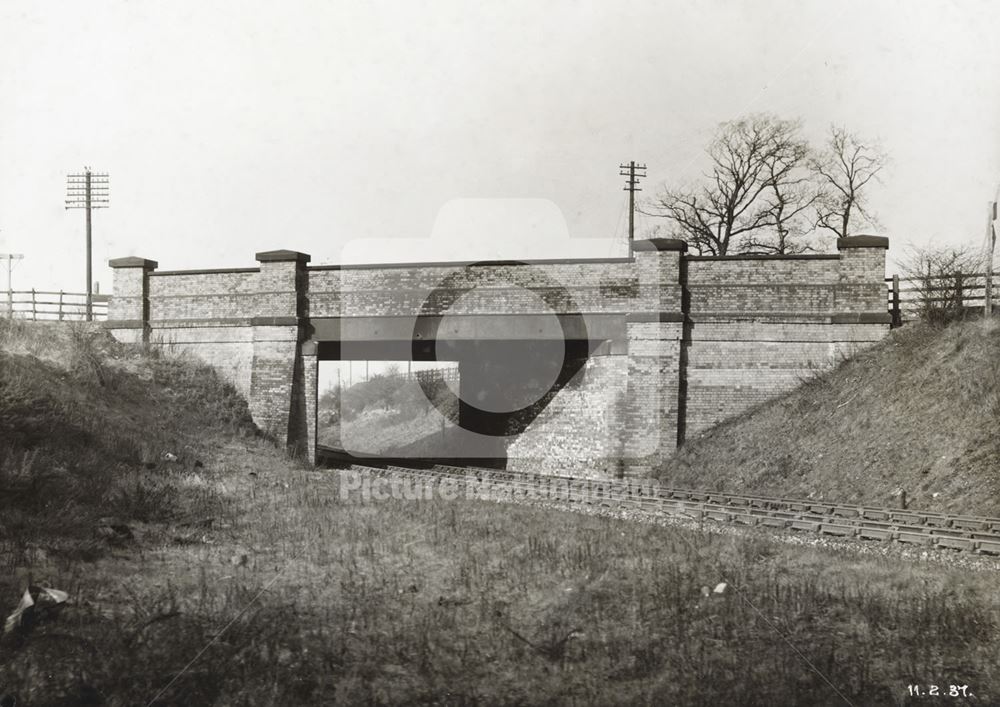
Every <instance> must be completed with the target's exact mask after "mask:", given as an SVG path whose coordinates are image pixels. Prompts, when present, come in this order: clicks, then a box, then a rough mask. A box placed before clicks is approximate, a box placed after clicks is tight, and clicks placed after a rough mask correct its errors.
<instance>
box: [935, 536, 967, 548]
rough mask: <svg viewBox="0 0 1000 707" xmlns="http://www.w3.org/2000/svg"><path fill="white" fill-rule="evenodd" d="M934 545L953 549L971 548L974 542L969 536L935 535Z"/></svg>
mask: <svg viewBox="0 0 1000 707" xmlns="http://www.w3.org/2000/svg"><path fill="white" fill-rule="evenodd" d="M934 540H935V542H934V547H937V548H950V549H953V550H972V549H974V548H975V546H976V543H975V542H974V541H973V540H972V539H971V538H955V537H951V536H946V537H941V536H935V538H934Z"/></svg>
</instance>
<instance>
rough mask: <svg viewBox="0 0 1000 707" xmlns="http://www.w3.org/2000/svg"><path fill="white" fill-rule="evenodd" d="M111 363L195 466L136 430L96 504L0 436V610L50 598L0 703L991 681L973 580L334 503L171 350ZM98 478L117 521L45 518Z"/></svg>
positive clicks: (6, 652)
mask: <svg viewBox="0 0 1000 707" xmlns="http://www.w3.org/2000/svg"><path fill="white" fill-rule="evenodd" d="M123 355H124V354H123ZM10 360H17V359H10ZM124 360H127V361H131V363H129V364H128V366H132V367H134V371H135V372H134V375H135V376H136V377H137V378H139V379H143V377H145V376H146V375H147V374H146V373H145V371H147V370H157V371H160V374H156V375H151V376H149V378H148V380H146V381H145V386H146V389H147V390H148V392H149V394H150V396H151V398H150V399H151V400H156V401H157V403H156V405H153V404H151V403H147V407H149V408H155V410H156V414H158V415H162V421H160V422H159V426H158V428H157V430H158V431H155V432H153V431H150V432H149V434H150V435H151V436H152V439H153V440H154V442H151V444H152V443H155V444H156V445H157V446H156V447H155V449H159V447H160V446H162V442H163V440H165V439H174V440H176V441H177V443H178V445H180V448H182V449H183V448H185V445H189V449H191V450H195V449H197V450H199V451H198V454H199V456H198V460H200V461H203V465H202V466H200V467H195V466H194V465H193V463H192V464H190V465H188V464H187V463H186V462H184V463H180V464H179V465H171V466H169V467H163V466H162V465H159V466H158V468H156V469H152V470H150V469H146V468H145V467H144V466H142V465H141V464H140V463H139V462H140V460H142V459H143V454H144V453H145V452H144V451H143V449H142V444H140V442H139V441H136V442H135V444H134V445H133V448H131V450H132V451H130V452H128V453H124V452H123V456H124V460H123V461H122V462H121V463H120V464H118V463H117V462H115V466H114V467H113V468H114V469H115V473H114V475H113V480H112V482H111V484H110V486H108V487H106V488H105V492H104V493H102V495H101V497H100V499H99V500H94V499H91V497H90V496H88V495H87V494H88V492H86V490H85V488H84V487H85V486H86V485H87V484H84V483H80V484H78V486H77V488H76V490H75V491H74V493H73V494H68V496H67V497H66V498H64V499H63V500H61V501H60V502H59V503H57V504H55V505H50V504H49V503H48V502H47V496H48V493H49V492H44V493H43V492H42V491H41V490H39V489H35V490H32V484H34V483H43V482H41V481H37V482H36V481H34V480H33V479H35V478H36V477H44V476H45V475H46V474H49V473H57V472H56V466H55V465H54V463H50V462H49V461H47V460H48V459H49V458H52V459H55V458H56V457H57V455H56V454H55V451H53V450H54V449H55V448H58V447H60V446H61V445H62V444H63V443H62V442H60V441H58V440H60V439H62V438H60V437H59V436H58V429H57V428H48V430H47V432H46V435H48V436H39V437H37V442H36V446H35V447H34V448H33V449H32V450H27V449H17V450H14V451H12V452H11V453H10V454H12V455H13V456H10V455H9V456H8V459H11V460H13V461H8V462H6V466H5V474H6V476H5V478H6V479H8V481H7V482H6V483H11V484H13V485H14V486H17V485H19V486H18V488H20V489H21V490H20V491H19V493H20V495H19V496H18V500H17V501H16V502H10V501H6V502H5V504H4V506H3V513H4V515H3V518H4V525H3V529H2V530H0V532H2V533H3V535H2V538H0V553H2V554H0V557H2V561H3V562H4V569H5V571H4V572H2V573H0V606H2V607H4V608H5V609H6V608H13V606H14V604H15V603H16V601H17V598H18V596H19V595H20V593H21V592H22V591H23V590H24V587H25V585H26V584H28V583H29V582H30V581H35V582H37V583H40V584H44V585H46V586H53V587H57V588H61V589H64V590H66V591H68V592H69V593H70V595H71V601H70V603H69V605H68V606H66V607H64V609H63V610H62V612H61V613H60V614H59V615H57V616H54V617H48V618H46V619H40V620H39V621H37V622H36V623H35V624H34V625H33V626H32V627H31V628H30V630H23V631H19V632H18V633H16V634H15V635H13V636H8V637H7V638H5V639H4V640H3V641H0V694H3V692H4V691H8V692H9V693H10V694H12V695H14V696H16V697H17V698H18V699H19V700H20V701H21V702H20V703H24V704H31V705H76V704H95V705H97V704H100V705H136V704H140V705H143V704H162V705H167V704H170V705H174V704H177V705H180V704H184V705H202V704H206V705H207V704H218V705H300V704H301V705H306V704H317V705H319V704H324V705H325V704H331V703H345V704H357V703H367V704H400V703H402V704H426V703H435V704H476V703H478V704H539V703H546V704H551V703H582V704H634V703H649V704H678V705H718V704H734V703H735V704H747V705H784V704H789V705H790V704H802V705H805V704H809V705H824V704H831V705H833V704H845V702H844V699H843V698H845V697H846V698H847V699H848V700H850V701H851V702H852V703H854V704H857V705H862V704H863V705H877V704H903V703H904V702H905V701H906V699H907V685H908V684H910V683H914V682H923V683H927V682H931V681H936V682H938V683H939V684H948V683H954V684H967V685H969V686H970V688H971V690H972V691H973V692H975V693H976V694H977V695H978V696H979V699H980V700H981V701H982V703H986V704H989V703H996V702H997V700H1000V675H998V673H997V669H996V667H995V665H996V660H995V656H996V654H997V649H998V647H1000V646H998V645H997V639H996V635H997V628H998V626H1000V605H998V604H1000V600H998V598H997V597H996V594H995V592H994V586H995V575H994V574H992V573H971V574H969V573H961V572H958V571H951V570H945V569H940V568H934V567H920V566H913V565H907V564H903V563H901V562H892V561H876V560H873V559H864V558H860V557H858V556H854V555H852V554H850V553H847V552H843V551H842V552H833V551H825V550H819V549H802V548H794V547H790V546H787V545H782V544H778V543H773V542H770V541H768V540H767V539H765V538H763V537H749V538H733V537H726V536H719V535H703V534H699V533H697V532H696V531H687V530H681V529H677V528H666V527H660V526H655V525H645V524H637V523H629V522H625V521H621V520H616V519H611V518H604V517H596V516H585V515H578V514H572V513H567V512H555V511H551V510H547V509H542V508H532V507H524V506H508V505H499V504H492V503H488V502H484V501H470V500H460V501H452V502H447V501H443V500H425V501H404V500H387V501H382V502H378V503H365V502H362V501H361V500H359V499H356V498H353V497H352V498H344V497H342V496H341V494H340V493H339V481H340V476H339V472H334V471H313V470H307V469H303V468H301V467H297V466H296V465H295V464H294V463H293V462H291V461H289V460H287V459H286V458H285V457H284V456H283V455H282V454H281V453H280V452H279V451H278V450H276V449H275V448H274V447H273V446H271V445H268V444H267V443H266V442H265V441H263V440H261V439H259V438H256V437H252V436H249V437H248V436H245V435H240V434H238V430H239V429H240V427H239V426H238V425H237V426H235V427H234V426H232V425H215V426H211V425H209V424H208V423H207V421H206V420H202V419H199V418H197V416H198V415H201V414H204V413H201V412H198V410H201V409H202V407H201V406H203V405H204V406H208V409H209V410H210V411H217V409H218V408H214V407H212V403H210V402H209V401H207V400H205V398H206V397H209V396H224V395H226V393H225V388H224V387H222V386H220V385H219V384H218V382H217V381H215V382H213V380H214V379H213V378H211V377H204V376H203V374H202V373H198V370H199V369H198V368H197V367H194V366H191V365H190V363H185V362H183V361H174V360H171V361H167V362H162V361H161V360H160V359H153V360H152V361H150V362H146V361H142V360H138V359H131V358H127V357H126V358H125V359H124ZM3 363H4V368H3V369H2V371H3V373H0V379H2V380H5V381H6V380H7V378H8V377H9V376H8V375H7V371H11V370H14V369H12V368H8V367H7V365H6V364H7V363H8V359H7V358H5V359H4V360H3ZM102 363H104V364H106V365H108V366H109V367H111V368H113V369H115V370H119V369H121V368H122V366H121V365H119V363H115V362H114V361H111V360H110V359H108V358H102ZM161 363H162V365H163V366H166V367H165V368H159V366H160V365H161ZM53 365H55V364H53ZM147 366H149V369H147ZM32 368H33V369H37V371H36V372H35V373H29V372H24V371H22V372H21V373H19V374H18V375H17V376H13V377H14V378H15V379H16V380H20V381H22V382H23V381H27V380H28V378H27V377H28V376H34V375H38V376H39V379H38V381H37V382H36V383H32V385H33V386H35V385H37V386H38V387H35V388H31V387H29V386H27V385H25V386H24V389H25V390H29V389H30V390H36V391H39V392H38V395H37V398H38V399H40V400H48V397H46V395H45V390H46V388H45V387H44V385H45V381H46V380H49V379H50V378H52V377H54V376H58V373H57V372H56V370H50V369H49V368H47V367H46V366H45V365H43V364H35V365H34V366H33V367H32ZM38 371H40V372H41V373H38ZM43 374H44V375H43ZM161 374H162V375H161ZM130 380H131V379H128V378H125V379H123V383H121V384H120V385H121V386H122V387H121V388H120V390H121V391H130V390H132V389H131V387H130V386H131V383H130V382H129V381H130ZM183 381H188V382H189V384H185V383H183ZM65 389H66V392H64V394H63V395H62V397H60V398H58V399H57V400H56V401H54V402H52V403H51V404H52V406H53V409H54V410H56V411H57V412H59V414H63V413H64V412H65V411H67V410H70V411H71V410H73V409H74V408H73V406H72V405H71V404H70V403H69V402H68V401H69V400H71V399H73V396H74V395H79V396H81V399H83V400H88V401H89V400H93V401H95V402H94V405H93V408H94V409H98V410H100V409H102V408H101V405H100V404H99V401H100V400H101V395H103V393H102V392H101V391H103V390H105V388H104V387H102V386H101V385H100V383H99V382H97V381H95V380H90V381H89V382H85V381H82V380H80V381H76V382H72V384H66V385H65ZM70 389H72V390H74V391H76V393H73V392H69V391H70ZM0 390H4V391H7V390H8V388H0ZM185 390H187V392H184V391H185ZM167 391H172V392H169V393H168V392H167ZM198 391H201V392H198ZM5 395H7V396H8V397H6V398H3V399H2V400H4V401H7V400H11V399H14V398H12V397H11V396H10V395H9V393H5ZM121 395H122V396H125V393H121ZM125 397H127V396H125ZM18 399H19V398H18ZM132 400H133V403H134V404H135V405H136V406H138V407H137V409H136V410H131V411H128V410H127V411H126V412H125V413H123V414H122V415H121V416H120V417H113V418H112V417H102V418H101V420H102V424H101V425H100V426H99V427H97V428H94V427H90V428H84V429H87V430H89V431H90V433H91V434H92V437H91V438H89V442H88V444H91V445H96V446H97V448H99V449H100V450H101V452H100V453H101V454H102V455H103V454H107V453H108V452H107V450H108V449H112V448H114V446H115V445H114V444H113V443H111V442H110V441H109V440H113V439H116V438H118V437H121V436H124V437H125V438H129V439H133V437H131V435H134V434H136V432H135V430H136V429H137V428H129V427H128V426H127V423H128V420H129V419H130V418H131V417H134V416H139V420H138V422H137V424H138V425H139V426H140V427H141V426H143V425H146V424H149V419H148V418H146V417H143V416H142V413H141V412H140V410H139V408H141V405H140V398H139V397H136V398H133V399H132ZM167 400H175V402H177V404H176V407H172V406H171V405H172V404H171V403H164V401H167ZM196 401H197V402H196ZM74 404H75V403H74ZM164 404H165V405H167V407H166V408H164V407H162V405H164ZM218 404H221V403H216V405H218ZM123 406H124V407H126V408H127V407H128V406H127V405H125V404H124V403H123ZM108 409H109V410H111V409H113V408H112V407H109V408H108ZM224 409H228V408H225V407H224ZM0 410H8V407H7V403H6V402H4V403H3V404H0ZM129 410H130V409H129ZM183 410H187V413H186V415H187V416H188V417H186V418H185V417H184V416H183V415H182V411H183ZM5 414H7V417H6V418H4V419H6V420H7V422H6V423H5V424H7V425H8V427H7V428H5V429H8V430H10V429H19V426H18V425H19V423H17V420H19V419H21V416H15V415H13V414H8V413H5ZM101 414H102V415H105V414H106V415H111V414H112V413H111V412H102V413H101ZM146 414H147V415H151V414H153V413H152V412H150V411H149V410H147V412H146ZM210 414H211V415H212V416H213V417H214V416H217V412H211V413H210ZM65 417H66V419H75V418H72V416H71V415H70V414H69V413H68V412H65ZM45 419H48V418H47V417H46V418H45ZM58 419H60V420H62V419H63V418H61V417H60V418H58ZM123 430H125V431H123ZM128 430H131V431H128ZM157 435H164V437H158V436H157ZM135 439H136V440H138V438H135ZM120 446H121V447H122V449H126V448H130V447H129V445H128V444H121V445H120ZM50 447H51V448H53V449H49V448H50ZM77 449H79V447H78V448H77ZM25 451H27V452H28V453H27V456H25V455H24V454H23V452H25ZM130 454H131V455H132V456H129V455H130ZM191 458H192V457H190V456H188V457H186V459H188V460H189V459H191ZM109 463H110V462H109ZM97 468H98V467H97V465H96V462H95V464H93V465H88V466H87V467H86V469H88V470H89V471H86V472H85V471H83V470H81V469H73V470H70V469H67V470H66V471H63V472H58V474H59V479H60V480H61V481H60V483H71V481H70V479H72V478H73V477H76V476H79V475H80V474H82V473H98V472H97V471H96V469H97ZM87 478H90V477H87ZM101 478H103V477H101ZM151 478H152V479H155V483H153V482H152V481H150V479H151ZM11 479H12V480H13V481H11ZM44 483H49V482H44ZM46 488H48V489H50V490H51V489H53V488H56V489H57V488H58V486H48V487H46ZM109 491H113V492H114V493H127V494H131V496H130V497H128V498H126V499H123V500H122V501H121V502H120V503H119V504H118V505H116V506H114V508H115V512H116V513H120V514H122V515H125V517H126V522H127V523H128V524H129V525H130V527H131V528H132V529H133V531H134V535H135V537H134V539H132V540H118V541H115V542H109V541H108V540H107V539H99V540H97V539H94V535H93V529H92V528H91V527H88V526H87V524H86V523H85V522H83V521H73V522H70V521H69V520H67V519H68V518H70V519H71V518H76V517H87V516H86V513H88V512H90V511H89V510H88V509H91V510H97V509H100V511H101V512H106V508H108V506H107V505H106V504H108V503H112V502H113V501H112V500H111V499H112V496H108V495H107V492H109ZM5 498H6V497H5ZM67 504H70V505H67ZM92 504H96V506H95V507H93V508H92ZM68 507H73V508H76V510H75V511H74V512H73V513H71V514H69V515H67V512H66V511H65V509H66V508H68ZM11 513H14V514H17V517H18V518H19V521H18V523H19V524H20V526H19V527H21V528H22V530H21V531H18V532H15V533H11V532H10V529H9V528H10V522H9V518H10V517H11V516H10V514H11ZM80 514H83V515H82V516H81V515H80ZM143 515H144V516H146V517H145V518H142V517H140V516H143ZM25 533H27V534H28V535H30V537H28V536H26V535H25ZM65 543H76V545H75V546H74V547H76V548H77V549H76V550H74V552H66V551H64V550H63V549H62V548H63V547H64V544H65ZM85 543H90V544H91V546H92V550H91V552H90V553H89V554H87V553H83V552H82V551H81V550H80V549H79V548H81V547H83V546H84V544H85ZM721 581H725V582H727V583H728V590H727V591H726V592H724V593H722V594H719V595H716V594H712V593H711V592H709V596H707V597H706V596H705V595H704V589H703V588H712V587H714V586H715V585H716V584H717V583H719V582H721ZM154 698H155V699H154ZM914 703H915V702H914ZM952 703H953V704H961V701H953V702H952Z"/></svg>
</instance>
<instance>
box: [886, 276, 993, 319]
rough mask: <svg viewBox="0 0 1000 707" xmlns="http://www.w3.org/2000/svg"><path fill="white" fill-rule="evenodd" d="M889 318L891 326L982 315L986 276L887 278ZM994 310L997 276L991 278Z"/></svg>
mask: <svg viewBox="0 0 1000 707" xmlns="http://www.w3.org/2000/svg"><path fill="white" fill-rule="evenodd" d="M885 281H886V285H887V296H888V307H889V314H891V315H892V326H893V327H898V326H902V325H903V324H904V323H905V322H909V321H914V320H916V319H926V318H930V317H934V316H935V315H948V314H953V313H958V312H969V313H976V312H978V313H980V314H982V313H983V309H984V307H985V303H986V274H985V273H963V272H956V273H952V274H949V275H927V276H921V277H905V278H903V277H899V276H898V275H894V276H893V277H887V278H886V279H885ZM992 285H993V306H994V308H996V309H1000V307H998V306H997V305H998V302H997V295H998V294H1000V293H998V291H997V288H998V286H1000V274H996V273H994V274H993V277H992Z"/></svg>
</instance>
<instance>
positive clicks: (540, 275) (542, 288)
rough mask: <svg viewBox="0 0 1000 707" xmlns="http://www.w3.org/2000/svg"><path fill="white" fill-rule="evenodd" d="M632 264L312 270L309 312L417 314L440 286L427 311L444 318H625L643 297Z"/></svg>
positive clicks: (333, 314)
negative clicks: (471, 315)
mask: <svg viewBox="0 0 1000 707" xmlns="http://www.w3.org/2000/svg"><path fill="white" fill-rule="evenodd" d="M629 265H630V264H629V263H627V262H624V263H623V262H621V261H620V260H609V261H596V262H590V263H542V264H535V263H528V264H521V265H506V264H500V265H495V266H471V267H465V266H462V265H452V266H443V265H436V266H431V267H428V268H426V269H425V270H421V269H419V268H382V269H376V268H352V269H342V270H330V269H326V268H322V267H320V268H310V269H309V301H310V315H311V316H313V317H341V316H416V315H417V314H419V313H420V312H421V308H422V307H423V306H424V303H425V301H426V300H427V298H428V296H429V295H430V293H431V292H432V291H434V290H435V289H438V288H440V289H443V290H444V292H441V291H440V289H439V292H438V294H437V296H436V297H435V300H434V302H435V304H436V305H437V306H433V307H429V308H427V309H425V313H432V314H433V313H441V312H442V311H444V310H445V309H447V311H449V312H451V313H454V314H462V313H476V314H532V313H538V314H548V313H551V312H552V311H555V312H557V313H567V312H574V311H580V312H592V313H604V312H616V313H626V312H629V311H632V309H633V307H634V304H635V301H636V300H637V299H638V298H640V291H639V283H638V281H637V278H636V276H635V274H634V273H633V272H632V271H631V269H630V267H629ZM448 282H454V283H456V284H457V286H456V287H447V286H445V287H442V283H448ZM449 289H450V290H451V291H452V294H451V295H450V296H449V292H448V290H449ZM466 289H467V291H466V292H464V293H463V292H462V290H466ZM533 290H534V291H533ZM566 293H568V294H569V298H568V299H567V298H566V297H565V296H564V295H565V294H566ZM550 304H551V305H553V306H552V307H550V306H549V305H550Z"/></svg>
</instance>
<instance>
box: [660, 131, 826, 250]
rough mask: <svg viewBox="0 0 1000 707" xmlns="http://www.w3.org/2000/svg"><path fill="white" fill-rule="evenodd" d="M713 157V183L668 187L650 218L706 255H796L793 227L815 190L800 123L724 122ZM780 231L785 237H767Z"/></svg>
mask: <svg viewBox="0 0 1000 707" xmlns="http://www.w3.org/2000/svg"><path fill="white" fill-rule="evenodd" d="M708 154H709V157H710V158H711V161H712V168H711V170H710V172H708V173H707V174H705V175H704V176H705V183H704V184H703V185H702V186H701V187H700V188H697V189H693V190H675V189H669V188H667V189H665V190H664V191H663V192H662V193H661V194H660V196H659V197H657V198H656V199H655V200H654V201H653V202H652V204H651V207H652V208H651V210H650V212H649V213H651V214H652V215H656V216H663V217H665V218H667V219H669V221H670V222H671V224H672V234H673V235H675V236H676V237H678V238H681V239H682V240H684V241H687V243H688V244H689V245H691V246H693V247H694V248H696V249H697V250H698V252H699V253H702V254H706V253H707V254H712V255H726V254H727V253H728V252H730V251H731V250H736V251H743V252H747V251H755V252H789V251H788V248H790V247H791V240H790V239H791V236H792V227H791V226H792V224H793V223H794V222H795V220H796V219H797V218H799V217H800V215H801V214H802V213H803V210H804V208H805V207H804V206H803V199H804V198H805V195H806V194H807V193H808V190H807V189H805V188H804V184H805V180H806V177H805V175H804V173H803V169H802V168H803V165H804V163H805V158H806V156H807V154H808V146H807V145H806V143H805V142H803V141H802V139H801V138H800V137H799V124H798V122H796V121H789V120H780V119H779V118H777V117H775V116H771V115H765V114H758V115H751V116H747V117H745V118H741V119H739V120H735V121H731V122H727V123H723V124H722V125H720V126H719V130H718V132H717V133H716V136H715V138H714V139H713V140H712V143H711V144H710V146H709V148H708ZM805 200H806V201H809V199H808V198H806V199H805ZM809 203H811V201H809ZM773 228H777V231H778V238H777V240H775V239H773V238H767V234H766V231H767V230H768V229H773Z"/></svg>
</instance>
